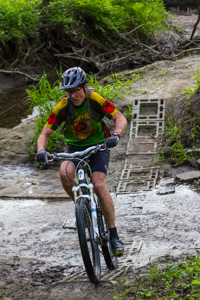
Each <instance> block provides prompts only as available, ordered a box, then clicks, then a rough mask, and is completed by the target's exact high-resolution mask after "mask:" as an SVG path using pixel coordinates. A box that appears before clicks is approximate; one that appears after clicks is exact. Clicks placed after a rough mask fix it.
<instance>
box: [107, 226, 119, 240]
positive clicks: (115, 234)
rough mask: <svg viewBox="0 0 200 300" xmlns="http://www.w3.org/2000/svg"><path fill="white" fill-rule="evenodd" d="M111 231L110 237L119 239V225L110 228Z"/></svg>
mask: <svg viewBox="0 0 200 300" xmlns="http://www.w3.org/2000/svg"><path fill="white" fill-rule="evenodd" d="M109 231H110V239H111V240H112V239H119V237H118V233H117V227H114V228H109Z"/></svg>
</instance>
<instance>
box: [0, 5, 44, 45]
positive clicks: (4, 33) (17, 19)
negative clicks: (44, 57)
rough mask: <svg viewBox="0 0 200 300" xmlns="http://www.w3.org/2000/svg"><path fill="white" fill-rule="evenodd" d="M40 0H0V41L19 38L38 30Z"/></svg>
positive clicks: (31, 34) (31, 35)
mask: <svg viewBox="0 0 200 300" xmlns="http://www.w3.org/2000/svg"><path fill="white" fill-rule="evenodd" d="M41 2H42V0H29V1H25V0H16V1H13V0H2V1H1V2H0V41H1V42H8V41H10V40H21V39H22V38H23V37H24V35H26V36H29V37H33V36H35V35H36V36H37V35H38V32H39V21H40V14H41V12H40V4H41Z"/></svg>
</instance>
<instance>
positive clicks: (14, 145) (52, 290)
mask: <svg viewBox="0 0 200 300" xmlns="http://www.w3.org/2000/svg"><path fill="white" fill-rule="evenodd" d="M196 17H197V15H194V16H192V17H191V16H189V19H188V20H189V21H188V26H190V27H191V28H192V25H193V24H194V20H196ZM180 18H182V17H181V16H180ZM198 33H199V31H197V33H196V34H198ZM199 66H200V57H199V55H198V54H197V55H191V56H188V57H184V58H182V59H179V60H177V61H166V60H164V61H159V62H155V63H153V64H151V65H148V66H146V67H143V68H141V69H140V71H142V73H141V72H140V74H141V75H140V76H141V78H140V80H138V81H136V82H135V83H133V85H132V87H131V92H130V93H129V94H128V95H125V96H124V99H123V100H120V99H117V100H116V106H117V107H118V108H119V109H120V110H121V111H125V110H127V109H128V105H129V104H130V103H132V101H133V99H137V98H138V99H146V98H154V99H159V98H163V99H165V100H166V115H167V116H172V117H173V118H174V120H176V121H177V122H178V121H179V123H180V124H181V125H182V128H183V132H184V135H185V140H186V142H185V144H186V146H187V147H191V143H189V138H190V136H191V129H192V128H193V125H194V124H193V119H194V115H195V116H196V125H197V126H200V113H199V99H200V94H195V95H194V96H192V98H191V99H190V100H188V99H186V98H185V97H184V96H183V95H181V92H182V91H183V89H184V88H188V87H189V86H191V87H192V86H193V85H194V84H195V80H194V78H193V77H194V76H195V74H196V70H197V69H198V68H199ZM135 72H136V70H131V71H129V72H123V74H124V75H126V76H129V75H131V74H132V73H135ZM119 76H120V74H119ZM144 90H146V93H145V94H144V93H143V92H144ZM32 131H33V120H32V119H29V120H26V121H24V122H23V123H21V124H19V125H18V126H16V127H14V128H12V129H7V128H1V138H0V159H1V165H2V166H3V165H8V164H10V165H15V166H30V165H29V162H28V151H27V148H28V147H29V145H30V136H31V134H32ZM128 138H129V133H128V130H127V131H126V133H125V134H124V136H123V137H122V139H121V140H120V143H119V145H118V147H116V149H115V151H113V152H112V156H111V161H110V167H109V174H108V186H109V188H110V191H111V192H112V191H114V190H115V188H116V185H117V178H119V176H120V173H121V171H122V169H123V166H124V159H125V152H126V146H127V141H128ZM196 144H197V145H198V144H200V141H199V140H198V139H197V141H196ZM197 160H198V157H197ZM116 164H117V168H116ZM193 167H194V168H195V169H197V168H198V164H197V163H196V164H195V163H194V165H193ZM180 171H181V170H180V169H179V168H178V167H177V168H173V167H172V166H171V165H170V164H167V163H165V164H161V174H162V175H163V176H170V177H173V176H175V174H176V173H179V172H180ZM37 172H38V181H40V179H41V178H43V176H44V174H43V173H42V174H39V171H37ZM40 176H41V177H40ZM22 188H23V187H22ZM13 189H15V186H13ZM40 196H41V198H42V195H38V198H40ZM0 227H1V224H0ZM1 247H2V246H1ZM179 259H180V258H178V257H177V258H175V259H174V260H175V261H178V260H179ZM163 261H164V260H163ZM38 265H39V262H38V261H36V260H33V259H31V258H30V259H29V260H27V259H24V260H23V259H22V258H20V259H19V258H18V257H17V256H16V257H13V259H12V260H10V259H6V258H3V257H1V264H0V298H2V299H4V300H14V299H16V300H21V299H22V300H26V299H27V300H28V299H29V300H30V299H34V300H36V299H38V300H46V299H48V300H55V299H58V300H62V299H63V300H68V299H70V300H73V299H74V300H75V299H81V300H82V299H87V300H90V299H91V300H92V299H96V300H98V299H99V300H100V299H102V298H104V299H105V300H111V299H113V296H114V288H113V284H115V283H113V284H112V283H110V282H106V281H105V282H102V283H101V284H99V285H98V286H94V285H93V284H91V283H90V282H89V281H88V282H82V281H80V282H78V281H76V282H70V283H69V282H68V283H66V282H63V283H62V281H61V279H62V278H63V277H64V275H63V270H61V269H57V268H53V267H52V268H49V269H48V270H45V269H44V271H43V272H39V271H38ZM40 266H41V265H40ZM147 270H148V268H146V267H144V268H138V269H137V268H136V270H134V272H133V271H132V270H130V271H129V272H128V273H127V274H126V278H128V280H129V281H134V280H135V278H136V276H137V275H139V274H143V273H146V272H147ZM122 279H123V280H125V278H124V277H123V276H121V277H120V276H119V278H118V282H120V281H121V280H122ZM58 281H59V283H57V282H58ZM1 287H2V291H1Z"/></svg>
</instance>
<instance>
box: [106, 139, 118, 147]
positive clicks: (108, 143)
mask: <svg viewBox="0 0 200 300" xmlns="http://www.w3.org/2000/svg"><path fill="white" fill-rule="evenodd" d="M118 141H119V137H118V136H111V137H109V138H108V139H106V140H105V145H106V148H113V147H115V146H117V143H118Z"/></svg>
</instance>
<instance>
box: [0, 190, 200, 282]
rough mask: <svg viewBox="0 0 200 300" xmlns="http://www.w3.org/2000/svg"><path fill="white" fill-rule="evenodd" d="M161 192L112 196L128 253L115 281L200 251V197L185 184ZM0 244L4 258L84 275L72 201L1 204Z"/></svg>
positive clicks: (3, 201)
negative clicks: (149, 265) (164, 260)
mask: <svg viewBox="0 0 200 300" xmlns="http://www.w3.org/2000/svg"><path fill="white" fill-rule="evenodd" d="M157 191H158V190H157V189H155V190H153V191H149V192H138V193H134V194H127V195H116V194H112V196H113V199H114V201H115V207H116V214H117V225H118V228H119V233H120V237H121V239H122V240H123V242H124V246H125V250H126V252H125V254H124V256H123V257H122V258H121V259H120V261H119V269H118V271H117V272H115V273H113V274H114V275H115V274H116V276H117V274H118V272H119V271H120V272H121V271H123V269H124V270H125V269H126V268H127V266H132V267H133V268H137V267H141V266H143V265H146V264H147V263H149V261H153V260H154V259H157V258H159V257H162V256H165V255H174V256H179V255H181V254H183V253H187V254H189V253H194V252H196V251H198V249H200V230H199V229H200V226H199V214H200V195H199V194H197V193H196V192H195V191H193V190H191V189H190V188H189V187H188V186H184V185H180V186H176V188H175V193H171V194H167V195H159V194H157ZM0 239H1V241H2V243H1V245H0V256H6V257H10V258H13V257H17V258H18V259H19V260H20V259H28V260H37V261H38V262H40V263H41V264H40V268H42V266H43V263H44V264H47V265H50V266H52V265H54V266H62V267H63V266H65V268H66V270H65V275H66V276H69V275H71V274H74V276H75V275H76V274H77V276H79V275H78V274H79V272H80V270H84V268H83V264H82V259H81V255H80V250H79V245H78V239H77V232H76V230H75V218H74V204H73V203H72V202H71V201H45V200H31V199H27V200H26V199H24V200H17V199H10V200H0ZM104 271H105V268H104ZM105 272H106V271H105ZM85 277H86V275H85ZM86 278H87V277H86Z"/></svg>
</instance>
